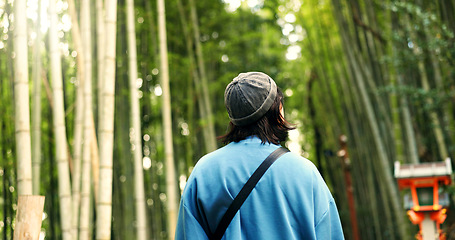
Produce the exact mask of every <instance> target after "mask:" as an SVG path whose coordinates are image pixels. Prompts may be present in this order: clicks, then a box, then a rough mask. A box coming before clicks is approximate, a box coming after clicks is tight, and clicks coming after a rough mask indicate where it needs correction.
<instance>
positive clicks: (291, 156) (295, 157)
mask: <svg viewBox="0 0 455 240" xmlns="http://www.w3.org/2000/svg"><path fill="white" fill-rule="evenodd" d="M282 158H283V161H280V164H282V165H285V166H290V167H292V166H294V167H301V168H304V169H306V170H309V171H317V168H316V166H315V165H314V163H313V162H312V161H310V160H309V159H307V158H304V157H302V156H301V155H299V154H297V153H294V152H288V153H286V154H284V155H283V156H282Z"/></svg>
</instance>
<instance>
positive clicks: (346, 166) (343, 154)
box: [338, 135, 360, 240]
mask: <svg viewBox="0 0 455 240" xmlns="http://www.w3.org/2000/svg"><path fill="white" fill-rule="evenodd" d="M339 140H340V146H341V149H340V151H338V157H340V158H341V165H342V167H343V172H344V181H345V184H346V194H347V196H348V204H349V214H350V217H351V227H352V237H353V239H354V240H360V235H359V228H358V225H357V215H356V212H355V204H354V188H353V187H352V182H351V160H350V159H349V154H348V147H347V141H348V138H347V137H346V135H341V136H340V138H339Z"/></svg>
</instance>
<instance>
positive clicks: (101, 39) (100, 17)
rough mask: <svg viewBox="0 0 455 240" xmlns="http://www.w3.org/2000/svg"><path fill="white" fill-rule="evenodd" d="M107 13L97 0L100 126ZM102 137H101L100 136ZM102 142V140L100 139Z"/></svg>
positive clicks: (97, 75) (101, 1)
mask: <svg viewBox="0 0 455 240" xmlns="http://www.w3.org/2000/svg"><path fill="white" fill-rule="evenodd" d="M104 18H105V11H104V4H103V0H96V54H97V55H96V57H97V74H96V78H97V100H98V125H100V123H101V114H102V106H103V104H102V102H101V101H102V99H103V97H102V92H103V86H104V84H103V79H104V51H105V49H106V47H105V46H104V44H105V42H106V40H105V37H106V34H105V23H104ZM99 137H101V136H99ZM99 140H100V141H99V142H101V139H99Z"/></svg>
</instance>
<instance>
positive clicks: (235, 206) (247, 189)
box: [210, 147, 289, 240]
mask: <svg viewBox="0 0 455 240" xmlns="http://www.w3.org/2000/svg"><path fill="white" fill-rule="evenodd" d="M287 152H289V150H288V149H286V148H283V147H280V148H278V149H276V150H275V151H273V152H272V153H271V154H270V155H269V156H268V157H267V158H266V159H265V160H264V161H263V162H262V163H261V165H259V167H258V168H257V169H256V171H254V173H253V175H251V177H250V179H248V181H247V182H246V183H245V185H244V186H243V188H242V190H240V192H239V194H237V196H236V197H235V198H234V201H232V203H231V205H230V206H229V208H228V209H227V210H226V213H225V214H224V215H223V217H222V218H221V221H220V223H219V224H218V227H217V228H216V230H215V232H214V233H213V235H212V237H211V238H210V239H211V240H218V239H221V237H223V235H224V232H226V229H227V227H228V226H229V224H230V223H231V221H232V219H233V218H234V216H235V214H236V213H237V211H238V210H239V209H240V207H241V206H242V204H243V202H245V200H246V198H247V197H248V195H250V193H251V191H252V190H253V188H254V187H255V186H256V184H257V183H258V182H259V180H260V179H261V177H262V176H263V175H264V173H265V172H266V171H267V169H268V168H269V167H270V166H271V165H272V164H273V163H274V162H275V160H277V159H278V158H279V157H280V156H281V155H283V154H285V153H287Z"/></svg>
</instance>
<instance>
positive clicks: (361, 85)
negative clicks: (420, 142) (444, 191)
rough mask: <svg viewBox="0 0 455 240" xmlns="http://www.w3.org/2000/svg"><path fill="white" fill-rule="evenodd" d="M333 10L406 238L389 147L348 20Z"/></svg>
mask: <svg viewBox="0 0 455 240" xmlns="http://www.w3.org/2000/svg"><path fill="white" fill-rule="evenodd" d="M332 3H333V4H334V8H335V9H341V6H340V2H339V0H332ZM333 12H334V14H335V19H337V22H338V25H339V28H340V34H341V40H342V41H341V44H342V46H343V50H344V53H345V54H346V56H347V59H348V62H349V63H350V66H351V68H352V72H353V78H354V80H355V83H356V84H357V87H358V89H359V92H360V99H361V100H362V103H363V105H364V107H365V112H366V115H367V119H368V123H369V125H370V130H371V134H372V136H373V140H374V143H375V146H376V151H377V154H378V158H379V162H380V164H381V168H382V169H383V174H384V176H383V177H384V180H385V181H384V184H385V185H386V188H387V192H388V194H389V196H396V197H393V198H391V199H390V201H391V205H392V206H391V207H392V211H393V213H394V217H395V219H396V222H397V226H402V227H399V233H400V236H401V237H402V238H404V237H405V236H406V234H407V224H406V223H405V222H404V211H403V209H402V206H401V204H400V202H399V198H398V196H400V195H399V193H398V189H397V187H396V184H395V182H394V179H393V177H392V168H391V166H390V163H389V159H388V157H387V155H386V151H387V149H386V147H385V144H384V143H383V140H382V138H381V134H380V130H379V123H378V120H377V118H376V116H375V114H374V109H373V106H372V100H371V99H370V96H369V95H368V92H367V89H366V86H365V79H364V75H363V73H362V70H361V66H360V63H359V61H358V60H357V58H356V56H354V54H355V52H354V51H353V50H352V49H351V48H350V46H348V45H347V44H348V43H349V42H350V41H349V37H348V36H347V33H346V30H345V27H346V21H345V20H344V18H343V16H342V15H341V13H340V11H338V10H334V11H333Z"/></svg>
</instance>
